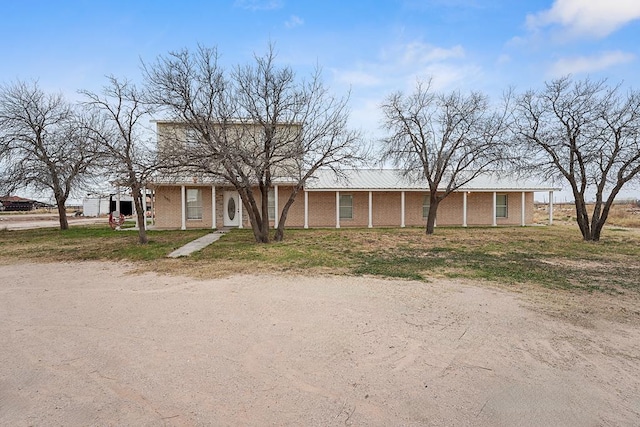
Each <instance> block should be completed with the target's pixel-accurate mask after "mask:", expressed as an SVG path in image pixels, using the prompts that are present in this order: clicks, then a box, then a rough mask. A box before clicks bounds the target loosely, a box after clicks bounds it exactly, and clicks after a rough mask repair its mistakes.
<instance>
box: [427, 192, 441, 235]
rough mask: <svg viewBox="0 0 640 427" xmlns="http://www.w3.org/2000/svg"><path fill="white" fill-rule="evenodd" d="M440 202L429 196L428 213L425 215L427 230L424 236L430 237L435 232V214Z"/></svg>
mask: <svg viewBox="0 0 640 427" xmlns="http://www.w3.org/2000/svg"><path fill="white" fill-rule="evenodd" d="M439 203H440V200H438V198H437V197H433V196H429V212H428V214H427V229H426V234H427V235H430V234H433V233H434V232H435V228H436V213H437V212H438V204H439Z"/></svg>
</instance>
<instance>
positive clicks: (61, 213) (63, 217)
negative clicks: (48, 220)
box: [56, 197, 69, 230]
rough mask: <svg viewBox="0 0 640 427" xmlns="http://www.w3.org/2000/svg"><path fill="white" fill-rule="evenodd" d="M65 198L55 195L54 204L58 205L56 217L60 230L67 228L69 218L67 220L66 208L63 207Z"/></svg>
mask: <svg viewBox="0 0 640 427" xmlns="http://www.w3.org/2000/svg"><path fill="white" fill-rule="evenodd" d="M65 202H66V200H65V199H64V198H57V197H56V204H57V206H58V219H59V220H60V230H68V229H69V220H67V210H66V208H65V207H64V204H65Z"/></svg>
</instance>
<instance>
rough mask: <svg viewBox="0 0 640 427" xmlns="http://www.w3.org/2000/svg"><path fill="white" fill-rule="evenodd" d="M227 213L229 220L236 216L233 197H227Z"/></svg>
mask: <svg viewBox="0 0 640 427" xmlns="http://www.w3.org/2000/svg"><path fill="white" fill-rule="evenodd" d="M227 215H229V220H230V221H233V220H234V219H235V217H236V199H235V198H233V197H229V202H228V203H227Z"/></svg>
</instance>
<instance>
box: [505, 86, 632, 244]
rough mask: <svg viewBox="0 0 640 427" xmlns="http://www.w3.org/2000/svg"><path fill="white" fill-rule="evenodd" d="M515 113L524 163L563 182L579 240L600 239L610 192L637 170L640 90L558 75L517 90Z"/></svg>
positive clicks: (615, 190)
mask: <svg viewBox="0 0 640 427" xmlns="http://www.w3.org/2000/svg"><path fill="white" fill-rule="evenodd" d="M516 116H517V122H516V125H517V126H516V127H515V128H514V129H515V132H516V135H517V138H518V141H519V142H520V148H521V149H522V150H523V151H524V153H523V159H524V160H525V163H526V166H528V168H529V170H535V171H537V173H542V174H544V175H545V176H546V177H547V178H552V179H558V180H564V181H566V182H567V183H568V184H569V186H570V187H571V191H572V193H573V197H574V202H575V209H576V219H577V223H578V227H579V228H580V231H581V233H582V237H583V239H584V240H587V241H598V240H600V235H601V232H602V228H603V227H604V225H605V223H606V221H607V217H608V215H609V210H610V208H611V206H612V204H613V202H614V199H615V197H616V196H617V195H618V193H619V192H620V190H621V189H622V188H623V187H624V186H625V185H626V184H628V183H629V182H630V181H632V180H633V179H635V178H637V177H638V176H639V173H640V141H639V138H640V93H638V92H637V91H633V90H631V91H629V92H627V93H626V94H623V93H622V90H621V87H620V85H617V86H614V87H610V86H608V85H607V84H606V81H604V80H601V81H593V80H590V79H588V78H587V79H585V80H578V81H573V80H572V79H571V78H570V77H563V78H560V79H557V80H553V81H551V82H549V83H546V84H545V87H544V88H543V89H542V90H538V91H535V90H530V91H528V92H526V93H524V94H522V95H521V96H520V97H519V98H518V102H517V108H516ZM590 192H593V193H594V196H595V203H594V206H593V212H592V214H591V218H589V212H588V206H587V198H588V197H589V194H590Z"/></svg>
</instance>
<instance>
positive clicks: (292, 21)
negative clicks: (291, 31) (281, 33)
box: [284, 15, 304, 28]
mask: <svg viewBox="0 0 640 427" xmlns="http://www.w3.org/2000/svg"><path fill="white" fill-rule="evenodd" d="M303 24H304V20H303V19H302V18H300V17H299V16H296V15H291V17H290V18H289V20H288V21H286V22H285V23H284V26H285V27H287V28H295V27H299V26H301V25H303Z"/></svg>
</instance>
